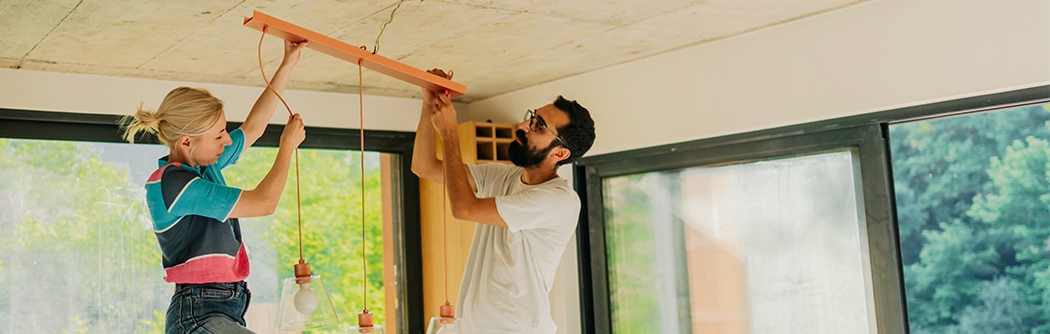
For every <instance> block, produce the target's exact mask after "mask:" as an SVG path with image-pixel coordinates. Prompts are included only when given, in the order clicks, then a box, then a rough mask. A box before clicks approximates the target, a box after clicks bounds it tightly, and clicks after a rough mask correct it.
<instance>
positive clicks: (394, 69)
mask: <svg viewBox="0 0 1050 334" xmlns="http://www.w3.org/2000/svg"><path fill="white" fill-rule="evenodd" d="M244 26H246V27H249V28H252V29H255V30H259V31H264V32H266V33H268V34H270V35H274V36H277V37H278V38H281V39H284V40H287V41H289V42H292V43H297V42H302V41H310V43H308V44H306V47H307V48H310V49H314V50H317V51H319V52H321V53H324V54H327V55H329V56H332V57H336V58H339V59H342V60H345V61H348V62H351V63H354V64H356V63H357V62H358V61H361V65H362V66H364V67H365V68H367V69H370V70H373V71H376V72H379V73H383V74H386V75H389V76H391V77H394V78H397V79H401V80H402V81H405V82H408V83H410V84H413V85H416V86H420V87H423V88H427V89H430V90H433V91H437V92H444V91H447V92H449V94H450V97H458V96H462V95H463V94H466V93H467V86H464V85H463V84H460V83H456V82H453V81H452V80H448V79H445V78H442V77H439V76H437V75H433V74H430V73H427V72H426V71H423V70H420V69H418V68H415V67H412V66H408V65H405V64H403V63H401V62H398V61H396V60H393V59H390V58H387V57H383V56H380V55H377V54H372V53H371V52H368V50H365V49H362V48H361V47H358V46H354V45H350V44H347V43H344V42H341V41H339V40H336V39H334V38H331V37H328V36H325V35H322V34H319V33H317V32H314V31H311V30H309V29H306V28H303V27H300V26H297V25H294V24H291V23H288V22H286V21H283V20H281V19H278V18H276V17H273V16H269V15H266V14H263V13H260V12H259V11H254V13H252V16H251V17H245V18H244ZM264 28H266V30H263V29H264Z"/></svg>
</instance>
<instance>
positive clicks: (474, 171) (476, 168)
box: [467, 164, 494, 196]
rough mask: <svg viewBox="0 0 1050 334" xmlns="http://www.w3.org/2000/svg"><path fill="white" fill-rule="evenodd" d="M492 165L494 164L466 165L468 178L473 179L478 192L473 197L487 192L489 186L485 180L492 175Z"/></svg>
mask: <svg viewBox="0 0 1050 334" xmlns="http://www.w3.org/2000/svg"><path fill="white" fill-rule="evenodd" d="M492 165H494V164H480V165H473V164H467V170H468V171H470V176H471V177H473V178H474V185H475V186H477V187H478V191H477V192H475V193H474V195H478V196H480V194H484V193H486V192H487V191H488V187H490V185H489V182H486V181H485V180H488V179H489V178H490V175H491V174H492V167H493V166H492Z"/></svg>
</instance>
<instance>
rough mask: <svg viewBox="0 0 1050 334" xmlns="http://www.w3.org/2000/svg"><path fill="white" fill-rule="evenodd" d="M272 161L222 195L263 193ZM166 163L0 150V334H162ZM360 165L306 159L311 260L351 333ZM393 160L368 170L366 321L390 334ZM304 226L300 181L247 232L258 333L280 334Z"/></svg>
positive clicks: (2, 144) (116, 153) (24, 148)
mask: <svg viewBox="0 0 1050 334" xmlns="http://www.w3.org/2000/svg"><path fill="white" fill-rule="evenodd" d="M276 151H277V149H276V148H263V147H256V148H251V149H249V150H248V151H246V152H244V154H243V155H242V157H241V158H240V161H239V162H238V163H237V164H236V165H234V166H231V167H229V168H227V169H226V170H225V171H224V175H225V177H226V180H227V182H228V183H229V184H230V185H231V186H236V187H241V188H246V189H251V188H254V187H255V185H257V184H258V182H259V181H260V180H262V178H263V176H264V175H265V173H266V172H267V171H268V170H269V168H270V166H271V165H272V164H273V161H274V158H275V156H276ZM166 154H167V149H166V148H164V147H162V146H157V145H142V144H137V145H128V144H115V143H88V142H67V141H47V140H21V139H2V138H0V332H2V333H59V332H68V333H129V332H135V333H160V332H163V324H164V317H165V314H164V313H165V312H164V311H165V310H166V309H167V306H168V303H169V301H170V298H171V295H172V292H173V285H171V284H168V283H166V282H164V281H163V277H164V271H163V268H162V267H161V255H160V251H159V247H158V245H157V240H156V237H155V236H154V234H153V231H152V229H151V223H150V220H149V216H148V211H147V209H146V208H145V200H144V195H145V190H144V188H143V185H144V183H145V180H146V179H147V177H148V176H149V174H150V173H152V172H153V171H154V170H155V169H156V168H157V162H156V161H157V160H156V159H157V158H159V157H161V156H164V155H166ZM359 154H360V153H359V152H355V151H341V150H320V149H300V150H299V159H300V161H299V166H300V168H301V171H300V176H301V177H302V184H301V189H302V199H301V200H302V215H303V252H304V255H305V258H306V261H307V262H310V264H311V267H312V269H313V271H314V274H317V275H320V276H321V277H322V279H323V280H324V282H325V286H326V287H327V289H328V292H329V293H330V294H331V296H332V299H333V303H334V304H335V306H336V312H337V314H338V315H339V316H340V320H342V321H343V322H344V323H348V321H352V320H353V319H354V315H356V314H357V313H359V312H360V310H361V308H362V307H363V306H364V305H363V303H362V293H363V292H364V291H362V286H363V285H362V280H363V277H362V273H363V270H362V269H363V264H362V260H361V221H360V219H361V218H360V217H361V206H360V204H361V200H362V197H361V195H360V193H361V186H360V183H359V182H360V174H361V169H360V166H361V165H360V164H361V161H360V160H361V158H360V155H359ZM386 156H388V155H386V154H380V153H374V152H366V154H365V162H364V166H365V187H366V190H365V197H364V201H365V203H366V205H367V210H368V211H367V212H366V217H367V227H366V231H365V232H366V235H367V238H368V243H367V253H368V256H367V263H368V285H367V289H368V298H369V300H368V307H369V309H370V310H371V311H372V312H373V313H374V314H376V322H377V323H381V324H385V322H384V321H386V320H387V319H386V314H387V311H391V313H390V314H393V312H392V311H393V310H386V309H385V308H386V306H385V305H386V303H385V298H386V297H385V295H384V293H383V288H384V284H385V282H384V275H383V273H384V269H385V268H384V261H383V255H384V254H383V240H382V238H383V237H382V232H383V231H382V229H383V223H384V222H383V219H384V218H383V200H382V198H383V197H382V192H383V189H382V182H381V180H382V176H383V175H389V173H391V172H392V171H385V170H382V168H381V164H380V161H381V160H382V159H383V158H384V157H386ZM394 168H396V167H394ZM388 191H389V189H388ZM394 196H395V198H396V196H399V195H396V194H395V195H394ZM296 212H297V209H296V196H295V174H294V171H293V172H291V173H290V175H289V178H288V183H287V184H286V187H285V192H284V194H283V196H282V198H281V201H280V205H279V207H278V209H277V211H276V213H275V214H274V215H272V216H268V217H261V218H251V219H244V220H242V230H243V235H244V242H245V243H246V245H247V247H248V250H249V254H250V259H251V264H252V273H251V276H249V278H248V285H249V288H251V289H252V300H251V307H250V308H249V313H248V315H247V316H246V318H247V321H248V327H249V329H252V330H253V331H255V332H257V333H271V332H273V327H274V319H275V317H276V312H277V303H278V301H279V298H280V289H281V286H280V284H281V279H283V278H286V277H291V276H292V275H293V274H292V265H294V264H295V263H297V261H298V259H299V249H298V244H297V242H298V235H297V231H298V227H297V219H296ZM389 284H393V283H389ZM345 330H346V329H345V326H343V327H342V328H335V329H333V330H331V331H328V332H333V333H335V332H338V333H343V332H345Z"/></svg>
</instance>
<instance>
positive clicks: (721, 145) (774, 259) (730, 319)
mask: <svg viewBox="0 0 1050 334" xmlns="http://www.w3.org/2000/svg"><path fill="white" fill-rule="evenodd" d="M1048 101H1050V86H1040V87H1032V88H1026V89H1019V90H1015V91H1009V92H1003V93H996V94H991V95H984V96H976V97H971V98H965V99H959V100H952V101H946V102H939V103H933V104H928V105H921V106H915V107H908V108H902V109H896V110H888V111H884V112H878V113H873V114H866V115H860V116H853V117H846V118H841V119H832V120H826V121H820V122H815V123H810V124H802V125H794V126H787V127H783V128H775V129H767V130H762V131H756V132H751V133H743V134H735V135H730V136H725V137H719V138H710V139H703V140H697V141H692V142H686V143H678V144H670V145H663V146H659V147H652V148H643V149H637V150H632V151H625V152H616V153H610V154H604V155H598V156H588V157H585V158H583V159H580V160H579V162H578V163H577V164H576V165H575V166H574V182H575V183H576V184H575V185H576V190H577V192H578V193H580V195H581V196H582V197H583V198H584V199H585V202H586V206H585V207H586V208H587V209H586V210H584V211H583V212H581V217H580V224H579V228H578V229H577V231H576V234H577V238H578V243H577V244H578V245H579V246H578V247H579V248H578V254H579V257H580V259H579V267H580V299H581V300H580V305H581V317H582V318H583V321H582V323H581V325H582V329H583V332H584V333H588V334H590V333H708V332H718V333H909V332H910V333H923V334H929V333H933V334H948V333H1050V325H1048V324H1050V318H1048V317H1050V288H1048V286H1050V125H1048V124H1050V105H1048V104H1047V103H1048ZM891 153H892V154H891Z"/></svg>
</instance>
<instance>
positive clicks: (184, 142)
mask: <svg viewBox="0 0 1050 334" xmlns="http://www.w3.org/2000/svg"><path fill="white" fill-rule="evenodd" d="M178 147H181V148H190V136H182V137H179V141H178Z"/></svg>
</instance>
